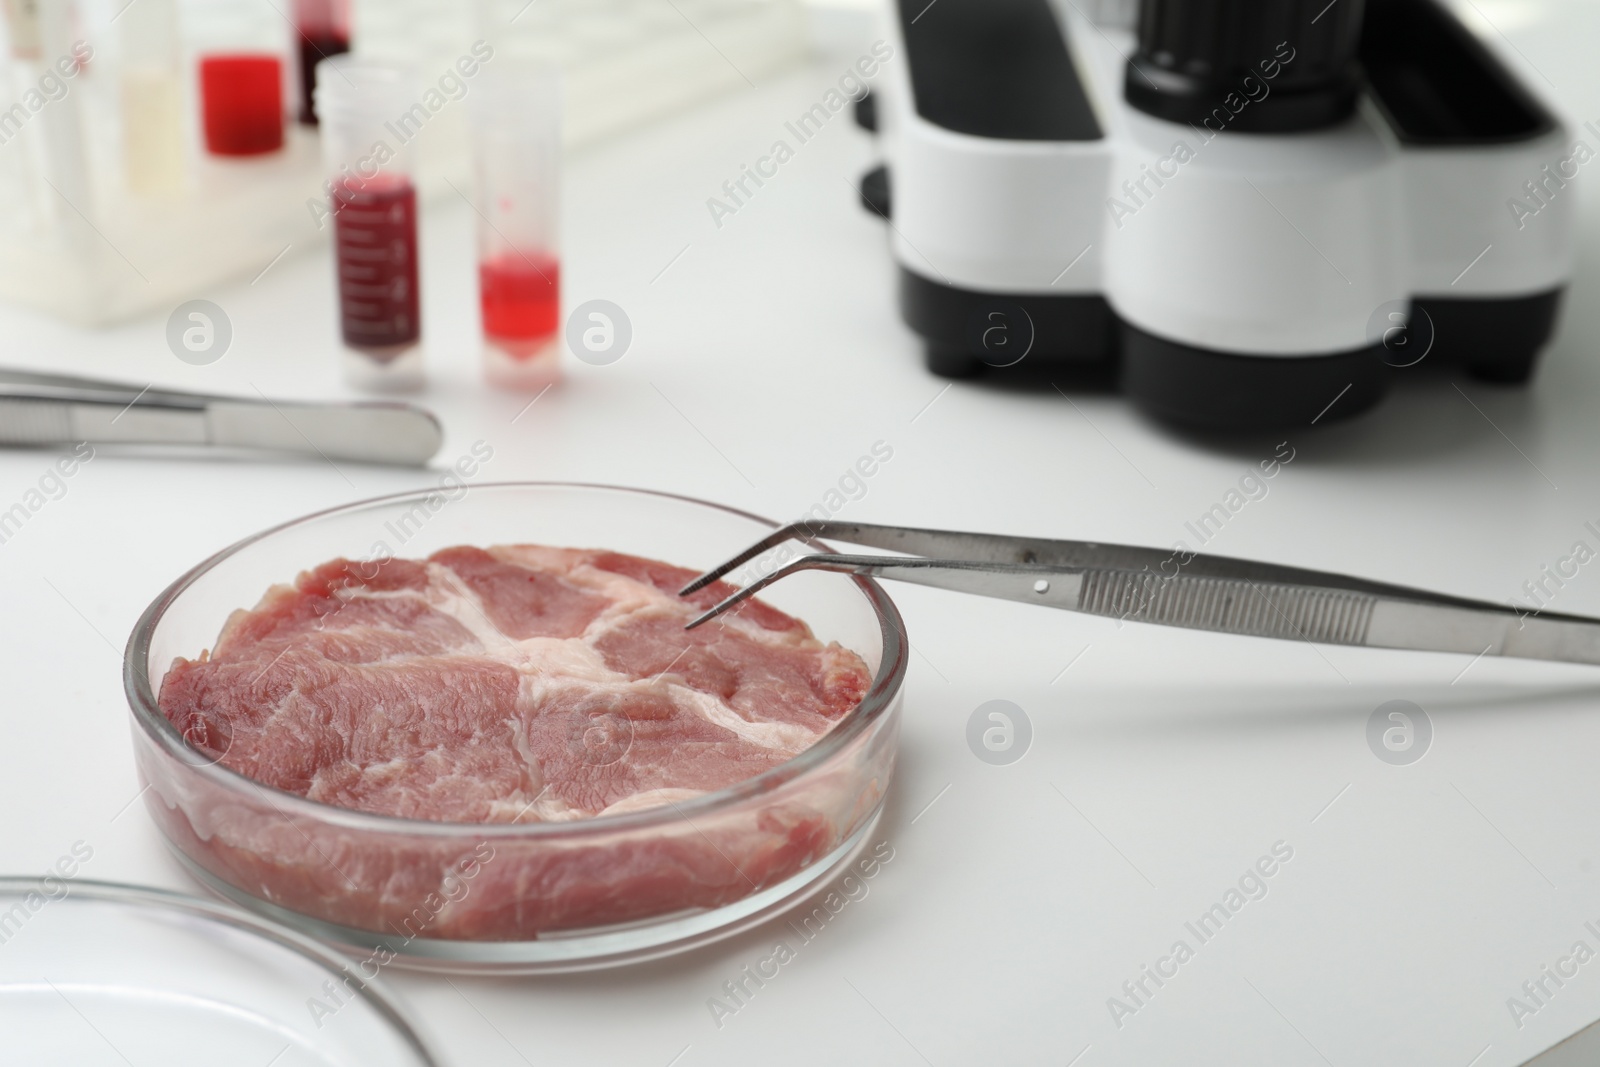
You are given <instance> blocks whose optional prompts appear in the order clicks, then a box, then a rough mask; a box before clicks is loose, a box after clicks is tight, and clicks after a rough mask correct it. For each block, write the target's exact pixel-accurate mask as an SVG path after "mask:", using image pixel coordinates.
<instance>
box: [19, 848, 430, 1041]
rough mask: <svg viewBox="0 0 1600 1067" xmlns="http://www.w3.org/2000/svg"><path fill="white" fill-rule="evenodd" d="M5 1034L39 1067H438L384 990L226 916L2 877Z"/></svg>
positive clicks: (89, 885)
mask: <svg viewBox="0 0 1600 1067" xmlns="http://www.w3.org/2000/svg"><path fill="white" fill-rule="evenodd" d="M0 1034H4V1035H5V1037H4V1043H5V1050H6V1056H5V1058H6V1060H7V1062H15V1063H26V1064H29V1065H30V1067H102V1065H104V1067H129V1064H133V1065H138V1067H142V1065H144V1064H158V1063H159V1064H161V1065H162V1067H200V1065H202V1064H204V1065H207V1067H214V1065H216V1064H220V1063H226V1064H239V1065H246V1064H259V1065H260V1067H268V1065H269V1064H270V1065H271V1067H335V1065H337V1067H368V1065H372V1067H377V1065H379V1064H382V1065H385V1067H438V1065H440V1064H441V1062H442V1061H440V1060H439V1059H438V1058H437V1057H436V1056H435V1055H434V1054H433V1053H432V1052H430V1051H429V1049H428V1046H427V1044H426V1043H425V1042H424V1041H423V1039H422V1037H421V1036H420V1035H419V1034H418V1033H417V1031H416V1029H415V1027H414V1026H413V1024H412V1023H410V1022H409V1021H408V1020H407V1018H406V1014H405V1012H404V1010H403V1009H402V1008H401V1006H400V1004H399V1003H398V1002H397V1000H396V999H395V997H394V995H393V994H392V993H390V992H388V991H387V990H386V989H385V988H384V987H383V985H382V983H381V982H374V981H370V980H364V979H363V977H362V974H361V972H360V971H359V970H358V968H357V965H356V964H355V963H353V962H351V961H350V960H348V959H346V958H344V957H343V956H340V955H338V954H337V953H335V952H333V951H331V950H329V949H326V948H324V947H322V946H321V945H319V944H317V943H316V942H314V941H311V940H309V939H307V938H305V937H302V936H301V935H299V934H297V933H295V932H293V931H292V930H289V929H286V928H284V927H282V926H278V925H277V924H275V923H272V922H269V921H267V920H265V919H261V918H258V917H256V916H254V915H250V914H248V913H246V912H243V911H240V910H238V909H236V908H233V907H230V906H228V905H225V904H218V903H212V902H211V901H207V900H200V899H198V898H196V897H189V896H184V895H183V894H180V893H170V892H167V891H165V890H159V889H148V888H143V887H139V886H130V885H118V884H115V883H111V882H95V881H90V880H88V879H82V878H73V879H54V878H46V879H43V880H41V879H40V878H39V877H37V876H34V877H28V878H6V877H0Z"/></svg>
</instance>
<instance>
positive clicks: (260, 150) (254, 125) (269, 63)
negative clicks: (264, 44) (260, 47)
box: [200, 52, 283, 156]
mask: <svg viewBox="0 0 1600 1067" xmlns="http://www.w3.org/2000/svg"><path fill="white" fill-rule="evenodd" d="M200 112H201V125H202V128H203V129H204V132H205V141H206V150H207V151H209V152H210V153H211V154H212V155H214V156H259V155H264V154H266V153H268V152H276V151H277V150H278V149H280V148H282V147H283V60H282V59H280V58H279V57H278V56H276V55H273V54H271V53H270V52H215V53H212V54H210V55H203V56H201V57H200Z"/></svg>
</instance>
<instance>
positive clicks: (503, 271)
mask: <svg viewBox="0 0 1600 1067" xmlns="http://www.w3.org/2000/svg"><path fill="white" fill-rule="evenodd" d="M470 102H471V107H472V135H473V157H474V163H475V165H476V170H477V201H478V203H477V208H478V295H479V302H480V306H481V310H482V315H483V340H484V373H485V376H486V377H487V378H488V380H489V382H490V384H492V385H497V386H502V387H504V388H508V389H524V390H526V389H542V388H544V387H545V386H547V385H549V384H551V383H552V382H554V381H556V380H557V379H558V378H559V377H560V374H561V353H560V335H561V255H560V243H559V237H560V234H559V229H560V203H561V198H560V184H561V83H560V75H559V73H558V72H557V71H556V69H555V68H553V67H544V66H534V65H508V66H505V67H499V68H497V69H494V70H486V71H485V72H484V75H483V84H482V85H480V86H477V87H476V89H475V92H474V94H473V96H472V97H471V101H470Z"/></svg>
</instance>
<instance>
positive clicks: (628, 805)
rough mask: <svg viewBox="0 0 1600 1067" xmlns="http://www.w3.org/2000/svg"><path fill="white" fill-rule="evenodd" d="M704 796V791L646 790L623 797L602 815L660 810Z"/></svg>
mask: <svg viewBox="0 0 1600 1067" xmlns="http://www.w3.org/2000/svg"><path fill="white" fill-rule="evenodd" d="M702 794H703V790H699V789H646V790H644V791H642V792H639V793H635V794H633V796H631V797H623V798H622V799H621V800H619V801H617V802H616V803H615V804H612V805H611V806H609V807H607V808H606V809H605V810H604V811H602V812H600V814H601V815H622V814H624V813H626V812H630V811H643V810H644V809H645V808H659V807H661V806H662V805H663V804H676V803H677V802H678V801H680V800H693V799H694V798H695V797H697V796H701V795H702Z"/></svg>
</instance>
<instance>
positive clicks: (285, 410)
mask: <svg viewBox="0 0 1600 1067" xmlns="http://www.w3.org/2000/svg"><path fill="white" fill-rule="evenodd" d="M80 441H87V442H89V443H90V444H131V445H187V446H194V447H201V448H248V449H265V450H270V451H273V452H289V453H301V454H305V455H310V456H320V457H322V458H323V459H326V460H339V459H344V460H355V461H358V462H363V463H388V464H395V465H399V466H421V465H422V464H424V463H426V462H427V461H428V460H429V459H431V458H432V457H433V455H434V454H435V453H436V452H438V451H439V445H440V444H441V442H442V441H443V435H442V433H441V431H440V428H439V420H438V419H436V418H434V417H433V415H431V414H429V413H428V412H427V411H424V410H423V409H421V408H419V407H414V406H413V405H410V404H399V403H388V402H375V401H368V402H356V403H305V402H299V401H287V400H268V399H267V398H266V397H260V398H257V399H247V398H242V397H226V396H208V395H206V394H203V393H186V392H180V391H178V390H173V389H158V388H156V387H154V386H145V387H142V388H141V387H140V386H137V385H127V384H122V383H118V382H106V381H99V380H96V379H92V378H77V377H72V376H69V375H63V374H40V373H35V372H32V371H20V370H6V369H3V368H0V446H15V445H23V446H41V445H60V444H75V443H77V442H80Z"/></svg>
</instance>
